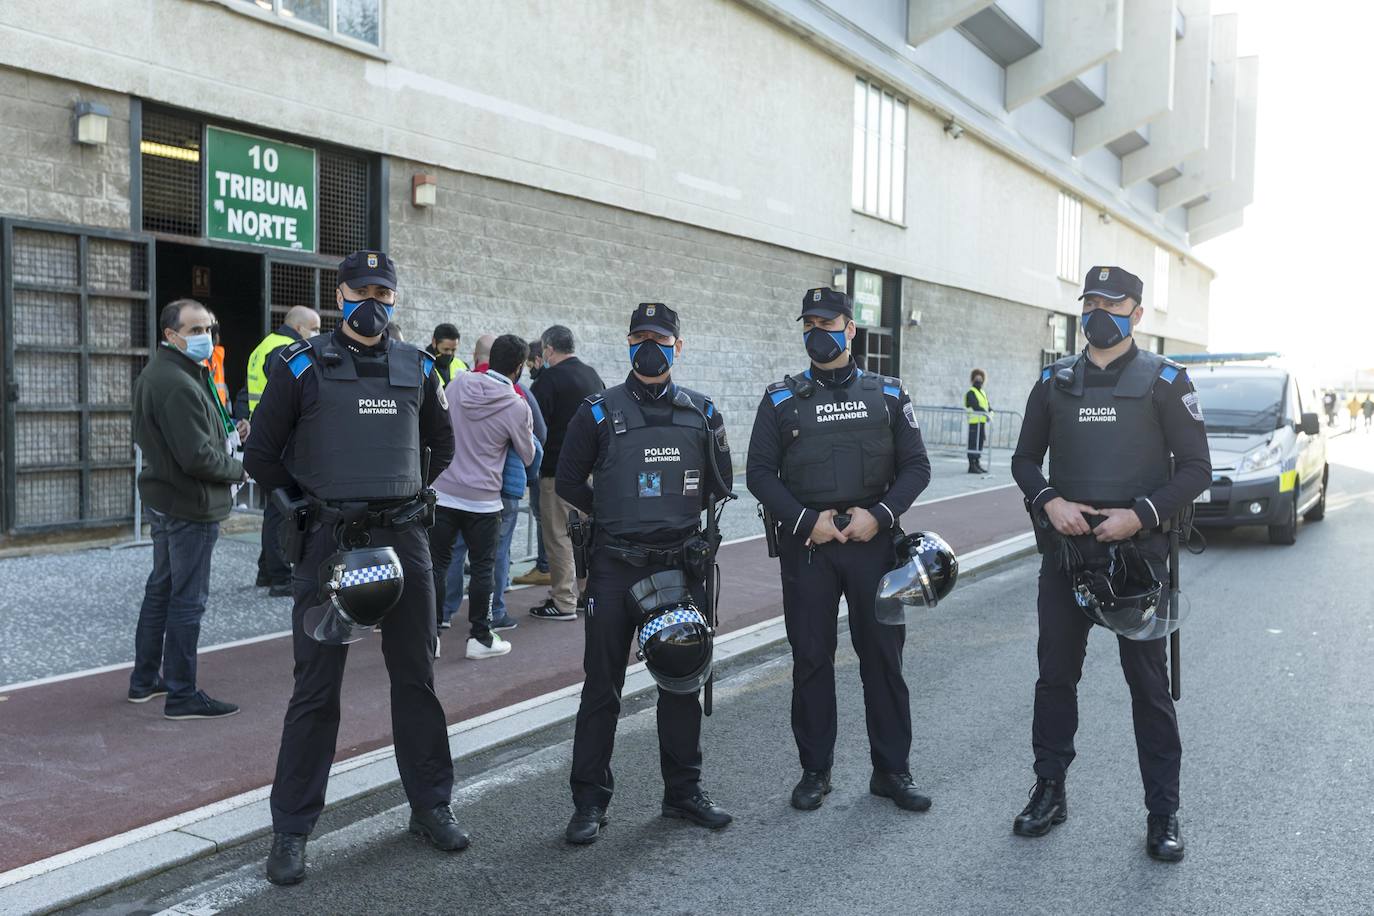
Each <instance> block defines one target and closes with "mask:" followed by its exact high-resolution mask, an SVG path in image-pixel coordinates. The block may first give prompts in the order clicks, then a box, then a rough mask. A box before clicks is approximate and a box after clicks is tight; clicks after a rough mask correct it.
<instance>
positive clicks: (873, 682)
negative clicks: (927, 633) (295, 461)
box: [747, 288, 930, 811]
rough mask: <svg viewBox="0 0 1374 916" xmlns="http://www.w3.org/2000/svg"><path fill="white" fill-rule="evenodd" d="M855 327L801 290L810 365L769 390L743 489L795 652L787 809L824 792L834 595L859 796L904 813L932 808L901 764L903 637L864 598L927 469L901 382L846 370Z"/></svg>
mask: <svg viewBox="0 0 1374 916" xmlns="http://www.w3.org/2000/svg"><path fill="white" fill-rule="evenodd" d="M853 318H854V306H853V301H852V300H851V299H850V297H849V296H846V295H845V294H843V293H840V292H836V291H835V290H832V289H825V288H822V289H813V290H808V291H807V293H806V295H805V296H803V297H802V312H801V316H800V318H798V320H799V321H801V322H803V332H802V335H803V341H804V342H805V345H806V352H807V355H808V356H810V357H811V368H810V369H807V370H806V371H805V372H803V373H802V375H801V376H800V377H793V376H788V377H787V378H785V379H783V381H781V382H775V383H774V384H772V385H769V386H768V390H767V391H766V392H765V393H764V396H763V400H762V401H761V402H760V403H759V409H758V413H757V415H756V416H755V418H754V431H753V437H752V438H751V439H750V440H749V460H748V466H747V474H748V477H747V480H748V485H749V491H750V492H751V493H753V494H754V496H755V497H757V498H758V500H759V502H760V503H762V504H763V507H764V509H765V510H767V511H768V512H769V513H770V515H771V517H772V521H770V522H769V523H770V524H776V525H777V528H778V535H779V537H778V551H779V555H780V563H781V566H782V601H783V614H784V618H785V620H786V625H787V640H788V642H789V643H790V644H791V646H792V662H793V668H792V733H793V735H794V736H795V737H796V740H797V750H798V751H799V752H800V755H801V766H802V777H801V781H800V782H798V783H797V786H796V788H795V789H794V790H793V791H792V806H793V807H794V808H797V809H799V810H802V811H813V810H815V809H816V808H819V807H820V806H821V802H822V801H823V800H824V797H825V795H826V794H827V793H828V792H829V791H830V766H831V762H832V761H833V759H834V752H835V730H836V713H835V645H836V640H837V634H836V626H837V618H838V614H839V601H840V596H841V595H843V596H844V597H845V598H846V599H847V601H848V602H849V635H850V638H851V639H852V640H853V642H854V650H855V651H856V652H857V653H858V654H859V672H860V676H861V677H862V679H863V686H864V707H865V710H866V713H867V715H866V718H867V722H868V742H869V749H870V754H871V757H872V761H873V774H872V778H871V779H870V780H869V791H870V792H872V793H873V794H874V795H879V796H882V797H885V798H890V799H892V800H893V802H895V803H896V804H897V806H898V807H900V808H904V809H906V810H908V811H924V810H926V809H927V808H929V807H930V799H929V798H927V797H926V796H924V795H922V794H920V793H919V792H917V791H916V788H915V786H914V785H913V784H912V780H911V774H910V772H909V770H908V763H907V757H908V754H909V753H910V751H911V707H910V702H909V699H908V695H907V687H906V682H905V681H904V680H903V679H902V643H903V641H904V639H905V635H906V634H905V628H904V627H900V626H888V625H883V624H879V623H878V621H877V618H876V616H875V613H874V600H875V598H876V595H877V590H878V580H879V579H881V578H882V576H883V574H884V573H886V572H887V571H888V570H890V569H892V568H893V566H894V565H895V559H894V548H893V536H894V531H895V529H896V528H897V520H898V519H900V518H901V517H902V513H904V512H906V510H907V509H908V508H910V507H911V504H912V502H914V501H915V499H916V497H917V496H918V495H919V494H920V493H921V491H922V490H924V489H925V488H926V485H927V484H928V483H930V460H929V458H927V456H926V449H925V445H924V444H923V443H922V441H921V433H920V430H919V429H918V428H917V426H916V415H915V411H914V410H913V409H912V406H911V400H910V398H909V397H908V396H907V392H906V389H905V388H904V386H903V385H902V381H901V379H897V378H890V377H888V376H883V375H874V374H872V373H868V372H864V371H863V370H862V369H860V368H859V367H858V366H857V365H856V364H855V362H854V358H853V356H852V354H851V352H850V345H851V342H852V341H853V340H854V333H855V326H854V321H853Z"/></svg>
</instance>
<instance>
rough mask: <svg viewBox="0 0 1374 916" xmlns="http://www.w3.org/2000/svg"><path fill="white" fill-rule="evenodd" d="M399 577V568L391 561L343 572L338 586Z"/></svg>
mask: <svg viewBox="0 0 1374 916" xmlns="http://www.w3.org/2000/svg"><path fill="white" fill-rule="evenodd" d="M399 578H401V570H400V569H399V568H397V567H396V566H395V565H394V564H392V563H383V564H381V565H380V566H364V567H363V568H362V569H350V570H349V571H348V572H346V573H344V574H343V575H342V576H341V577H340V578H339V588H350V587H352V586H354V585H364V584H366V583H368V582H385V581H387V580H388V579H399Z"/></svg>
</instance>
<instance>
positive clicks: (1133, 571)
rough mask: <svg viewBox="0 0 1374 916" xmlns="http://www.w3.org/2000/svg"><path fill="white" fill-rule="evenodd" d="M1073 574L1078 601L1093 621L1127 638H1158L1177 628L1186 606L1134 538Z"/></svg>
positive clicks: (1116, 544) (1113, 548) (1074, 589)
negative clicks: (1169, 591)
mask: <svg viewBox="0 0 1374 916" xmlns="http://www.w3.org/2000/svg"><path fill="white" fill-rule="evenodd" d="M1104 553H1105V555H1099V556H1097V557H1094V558H1091V559H1087V560H1085V561H1083V562H1082V563H1081V565H1079V566H1078V568H1076V569H1074V570H1073V571H1072V573H1071V576H1072V579H1071V581H1072V584H1073V597H1074V601H1075V602H1076V603H1077V604H1078V606H1079V607H1080V608H1082V610H1083V613H1084V614H1087V615H1088V619H1089V620H1091V621H1092V622H1093V623H1096V624H1099V625H1101V626H1104V627H1106V628H1107V629H1109V630H1111V631H1112V632H1113V633H1116V634H1117V635H1118V636H1124V637H1126V638H1127V639H1134V640H1146V639H1159V638H1160V637H1163V636H1168V635H1169V634H1170V633H1172V632H1173V631H1174V630H1177V629H1178V627H1179V624H1180V623H1182V610H1181V609H1180V608H1178V607H1177V606H1176V605H1175V604H1174V603H1172V602H1170V601H1168V600H1167V599H1166V596H1165V594H1164V584H1163V583H1162V582H1161V581H1160V579H1159V577H1158V576H1156V575H1155V572H1154V569H1153V568H1152V567H1151V566H1150V563H1149V561H1148V560H1147V559H1146V557H1145V556H1144V555H1143V554H1142V553H1141V552H1140V549H1139V548H1138V547H1137V546H1136V544H1135V542H1134V541H1118V542H1115V543H1112V544H1108V545H1107V546H1106V548H1105V551H1104Z"/></svg>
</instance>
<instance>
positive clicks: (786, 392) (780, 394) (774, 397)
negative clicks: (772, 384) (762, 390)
mask: <svg viewBox="0 0 1374 916" xmlns="http://www.w3.org/2000/svg"><path fill="white" fill-rule="evenodd" d="M791 396H792V390H791V389H790V388H783V389H781V390H779V391H770V392H769V393H768V398H769V400H771V401H772V402H773V406H774V407H777V406H778V405H779V404H781V403H782V402H783V401H785V400H787V399H788V398H790V397H791Z"/></svg>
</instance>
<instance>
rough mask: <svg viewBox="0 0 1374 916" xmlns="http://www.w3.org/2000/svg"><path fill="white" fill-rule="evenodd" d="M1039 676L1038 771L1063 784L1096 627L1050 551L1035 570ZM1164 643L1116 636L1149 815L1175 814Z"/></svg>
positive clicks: (1173, 736)
mask: <svg viewBox="0 0 1374 916" xmlns="http://www.w3.org/2000/svg"><path fill="white" fill-rule="evenodd" d="M1037 610H1038V612H1039V617H1040V641H1039V646H1038V649H1037V651H1038V653H1039V656H1040V679H1039V680H1037V681H1036V682H1035V724H1034V726H1033V727H1032V729H1031V745H1032V747H1033V748H1034V749H1035V774H1036V775H1037V776H1040V777H1042V778H1046V779H1062V778H1063V777H1064V774H1065V773H1066V772H1067V770H1068V768H1069V764H1071V763H1073V758H1074V749H1073V736H1074V733H1075V732H1077V731H1078V680H1079V678H1080V677H1082V676H1083V657H1084V655H1085V654H1086V653H1087V648H1088V632H1089V631H1090V630H1091V629H1092V627H1093V624H1092V621H1090V620H1089V619H1088V617H1087V615H1086V614H1084V613H1083V611H1082V610H1081V609H1080V608H1079V607H1078V604H1077V603H1076V602H1075V601H1074V599H1073V591H1072V589H1071V588H1070V584H1069V577H1068V574H1067V573H1065V572H1064V571H1063V570H1062V569H1061V568H1060V566H1059V563H1058V558H1057V557H1056V556H1055V555H1054V554H1053V553H1051V554H1047V555H1046V556H1045V558H1044V560H1043V561H1042V564H1041V567H1040V595H1039V600H1038V602H1037ZM1167 642H1168V640H1167V639H1151V640H1145V641H1138V640H1133V639H1126V638H1124V637H1120V636H1118V637H1117V649H1118V651H1119V652H1120V655H1121V670H1122V672H1123V673H1124V674H1125V675H1126V684H1127V686H1129V687H1130V690H1131V717H1132V719H1134V721H1135V747H1136V756H1137V757H1138V758H1139V761H1140V776H1141V779H1142V780H1143V781H1144V783H1145V807H1146V808H1147V809H1148V810H1149V812H1150V813H1151V814H1173V813H1174V812H1175V811H1177V810H1178V771H1179V764H1180V762H1181V760H1182V758H1183V747H1182V744H1181V743H1180V741H1179V736H1178V718H1177V717H1176V716H1175V714H1174V700H1173V697H1172V696H1170V694H1169V672H1168V668H1167V665H1166V661H1165V655H1164V648H1165V643H1167Z"/></svg>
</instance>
